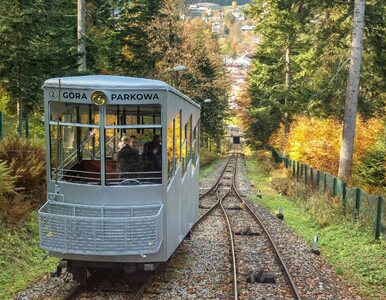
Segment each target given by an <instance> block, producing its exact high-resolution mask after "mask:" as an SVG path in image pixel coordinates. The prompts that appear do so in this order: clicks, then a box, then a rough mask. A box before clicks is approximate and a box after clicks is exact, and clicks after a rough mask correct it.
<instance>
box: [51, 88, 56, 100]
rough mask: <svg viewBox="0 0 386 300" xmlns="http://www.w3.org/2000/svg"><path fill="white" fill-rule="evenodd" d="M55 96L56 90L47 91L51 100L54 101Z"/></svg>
mask: <svg viewBox="0 0 386 300" xmlns="http://www.w3.org/2000/svg"><path fill="white" fill-rule="evenodd" d="M56 95H57V92H56V90H50V91H49V96H50V98H51V99H55V98H56Z"/></svg>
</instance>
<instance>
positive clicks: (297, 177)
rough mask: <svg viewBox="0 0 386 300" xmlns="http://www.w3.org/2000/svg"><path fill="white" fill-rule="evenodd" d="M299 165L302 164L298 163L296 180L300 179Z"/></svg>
mask: <svg viewBox="0 0 386 300" xmlns="http://www.w3.org/2000/svg"><path fill="white" fill-rule="evenodd" d="M299 166H300V163H299V162H297V163H296V180H299Z"/></svg>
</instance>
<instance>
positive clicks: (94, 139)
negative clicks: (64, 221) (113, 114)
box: [48, 101, 102, 185]
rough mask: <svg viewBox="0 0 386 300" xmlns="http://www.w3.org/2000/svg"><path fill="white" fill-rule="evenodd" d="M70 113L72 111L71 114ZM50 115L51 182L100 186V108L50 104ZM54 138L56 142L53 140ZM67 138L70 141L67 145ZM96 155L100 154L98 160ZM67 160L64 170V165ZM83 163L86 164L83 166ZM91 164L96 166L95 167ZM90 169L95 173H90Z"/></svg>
mask: <svg viewBox="0 0 386 300" xmlns="http://www.w3.org/2000/svg"><path fill="white" fill-rule="evenodd" d="M71 110H73V112H72V114H71V113H70V112H71ZM49 112H50V121H49V126H48V127H49V128H48V129H49V141H50V142H49V156H50V160H49V165H50V168H49V170H50V179H51V180H55V181H57V180H60V181H65V182H73V183H82V184H92V185H100V184H101V176H102V173H101V155H100V154H101V142H102V141H101V135H100V126H99V124H100V121H101V112H100V108H99V107H97V106H96V105H94V104H84V103H69V102H56V101H50V102H49ZM74 121H75V122H74ZM86 121H87V122H86ZM55 132H56V134H55ZM55 136H56V139H54V140H53V138H55ZM67 138H69V140H68V141H67ZM65 141H66V143H69V144H68V145H67V147H65ZM90 143H91V144H90ZM55 145H56V149H55ZM86 145H87V149H86ZM90 147H91V150H90ZM98 147H99V148H98ZM66 148H67V150H69V149H72V152H71V153H70V154H68V155H67V156H66ZM98 149H99V150H98ZM96 151H99V157H98V155H96V154H97V153H98V152H96ZM84 153H87V154H89V156H90V157H88V158H86V159H85V157H84ZM55 156H56V158H55ZM65 156H66V157H65ZM55 159H56V161H55ZM68 159H69V161H68V162H67V163H66V165H68V168H67V167H66V166H65V165H64V163H65V161H66V160H68ZM58 160H59V161H60V162H61V163H60V165H58ZM86 161H89V162H87V163H85V162H86ZM92 161H97V162H98V163H97V164H95V163H92ZM85 165H88V167H86V166H85ZM59 166H61V168H59ZM91 169H94V171H95V170H96V172H94V171H90V170H91Z"/></svg>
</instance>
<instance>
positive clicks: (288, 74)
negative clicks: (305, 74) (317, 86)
mask: <svg viewBox="0 0 386 300" xmlns="http://www.w3.org/2000/svg"><path fill="white" fill-rule="evenodd" d="M285 89H286V96H285V99H284V109H285V113H284V147H283V149H287V142H288V137H289V133H290V117H289V114H288V98H289V94H290V90H291V48H290V46H289V45H288V46H287V49H286V51H285ZM286 152H287V151H286V150H284V152H283V154H284V155H285V154H286Z"/></svg>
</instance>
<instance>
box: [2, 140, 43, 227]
mask: <svg viewBox="0 0 386 300" xmlns="http://www.w3.org/2000/svg"><path fill="white" fill-rule="evenodd" d="M0 161H1V163H0V215H1V217H2V218H3V219H4V221H5V222H6V223H7V224H9V225H10V224H18V223H19V222H21V221H22V220H24V218H25V217H26V215H28V213H29V212H30V211H31V210H32V209H35V208H36V207H38V206H39V205H40V204H41V203H43V202H44V199H45V166H46V165H45V151H44V149H43V148H42V147H40V146H36V145H34V144H32V143H30V142H29V141H26V140H21V139H18V138H15V137H11V138H6V139H4V140H3V141H2V143H1V144H0Z"/></svg>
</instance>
